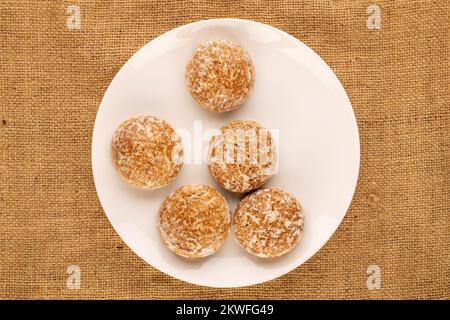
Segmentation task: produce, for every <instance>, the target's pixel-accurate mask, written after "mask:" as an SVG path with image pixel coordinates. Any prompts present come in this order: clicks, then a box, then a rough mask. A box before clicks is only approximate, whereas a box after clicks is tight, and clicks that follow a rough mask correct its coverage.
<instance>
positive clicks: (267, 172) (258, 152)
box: [208, 120, 277, 192]
mask: <svg viewBox="0 0 450 320" xmlns="http://www.w3.org/2000/svg"><path fill="white" fill-rule="evenodd" d="M208 167H209V171H210V172H211V174H212V175H213V177H214V179H216V181H217V183H218V184H219V185H220V186H222V187H223V188H225V189H227V190H229V191H232V192H248V191H251V190H254V189H256V188H258V187H260V186H261V185H262V184H263V183H264V182H266V181H267V180H268V179H269V178H270V177H271V176H272V175H273V174H274V173H275V172H276V169H277V154H276V148H275V142H274V139H273V138H272V135H271V134H270V131H269V130H267V129H265V128H264V127H262V126H261V125H260V124H259V123H257V122H255V121H245V120H236V121H232V122H230V123H229V124H227V125H226V126H224V127H222V128H221V129H220V133H219V134H217V135H215V136H213V137H212V138H211V140H210V143H209V154H208Z"/></svg>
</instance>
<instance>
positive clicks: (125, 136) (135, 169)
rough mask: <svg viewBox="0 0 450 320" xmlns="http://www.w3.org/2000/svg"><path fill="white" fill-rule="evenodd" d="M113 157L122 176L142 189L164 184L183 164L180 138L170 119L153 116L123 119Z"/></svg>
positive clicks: (112, 145)
mask: <svg viewBox="0 0 450 320" xmlns="http://www.w3.org/2000/svg"><path fill="white" fill-rule="evenodd" d="M111 156H112V160H113V163H114V166H115V167H116V170H117V172H118V173H119V175H120V176H121V177H122V178H123V179H124V180H125V181H127V182H128V183H130V184H132V185H133V186H135V187H138V188H142V189H150V190H153V189H158V188H161V187H164V186H165V185H167V184H169V183H170V182H171V181H172V180H173V179H175V177H176V176H177V174H178V172H179V171H180V169H181V167H182V165H183V147H182V145H181V139H180V137H179V136H178V135H177V134H176V133H175V131H174V130H173V128H172V127H171V126H170V125H169V124H168V123H167V122H166V121H164V120H161V119H158V118H156V117H151V116H141V117H136V118H131V119H128V120H126V121H125V122H123V123H122V124H121V125H120V126H119V127H118V128H117V130H116V132H115V133H114V136H113V139H112V144H111Z"/></svg>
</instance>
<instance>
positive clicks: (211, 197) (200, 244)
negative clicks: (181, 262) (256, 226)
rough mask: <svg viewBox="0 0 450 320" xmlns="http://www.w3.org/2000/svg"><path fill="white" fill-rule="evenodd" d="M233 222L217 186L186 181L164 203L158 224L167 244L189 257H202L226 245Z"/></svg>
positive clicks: (177, 252) (183, 255)
mask: <svg viewBox="0 0 450 320" xmlns="http://www.w3.org/2000/svg"><path fill="white" fill-rule="evenodd" d="M230 226H231V218H230V209H229V207H228V204H227V202H226V200H225V198H224V197H223V196H222V195H221V194H220V193H219V192H218V191H217V190H216V189H214V188H213V187H210V186H206V185H186V186H183V187H181V188H179V189H177V190H175V191H174V192H173V193H172V194H171V195H169V196H168V197H167V198H166V199H165V200H164V202H163V203H162V205H161V208H160V210H159V223H158V227H159V230H160V233H161V237H162V239H163V241H164V243H165V244H166V245H167V247H168V248H169V249H170V250H171V251H173V252H174V253H176V254H178V255H180V256H182V257H185V258H202V257H206V256H208V255H211V254H213V253H214V252H216V251H217V250H219V248H220V247H221V246H222V244H223V243H224V242H225V239H226V238H227V236H228V233H229V230H230Z"/></svg>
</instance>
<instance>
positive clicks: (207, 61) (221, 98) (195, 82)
mask: <svg viewBox="0 0 450 320" xmlns="http://www.w3.org/2000/svg"><path fill="white" fill-rule="evenodd" d="M185 78H186V83H187V87H188V90H189V92H190V93H191V95H192V97H193V98H194V99H195V101H197V103H198V104H200V105H201V106H202V107H204V108H205V109H208V110H211V111H216V112H226V111H230V110H234V109H236V108H238V107H239V106H241V105H242V104H243V103H244V102H245V100H247V98H248V96H249V94H250V92H251V90H252V88H253V84H254V79H255V70H254V67H253V63H252V60H251V59H250V56H249V55H248V53H247V52H246V51H245V50H244V49H242V48H241V47H240V46H239V45H238V44H236V43H234V42H232V41H229V40H213V41H206V42H204V43H202V44H200V45H199V46H198V47H197V50H196V51H195V52H194V54H193V55H192V57H191V59H190V60H189V62H188V64H187V66H186V74H185Z"/></svg>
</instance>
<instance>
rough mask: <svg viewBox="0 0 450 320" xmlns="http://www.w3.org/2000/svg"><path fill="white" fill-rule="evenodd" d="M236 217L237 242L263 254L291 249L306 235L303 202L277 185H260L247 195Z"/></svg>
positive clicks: (258, 253)
mask: <svg viewBox="0 0 450 320" xmlns="http://www.w3.org/2000/svg"><path fill="white" fill-rule="evenodd" d="M234 221H235V224H236V228H235V232H234V235H235V237H236V240H237V242H238V243H239V244H240V245H241V246H242V247H243V248H244V249H245V250H247V252H249V253H251V254H253V255H255V256H258V257H261V258H273V257H278V256H281V255H283V254H285V253H287V252H289V251H290V250H292V248H294V247H295V245H296V244H297V243H298V242H299V241H300V238H301V237H302V235H303V214H302V207H301V205H300V202H299V201H298V200H297V199H296V198H295V197H294V196H293V195H292V194H290V193H288V192H285V191H283V190H281V189H277V188H266V189H261V190H258V191H256V192H254V193H252V194H250V195H248V196H247V197H245V198H244V199H243V200H242V201H241V202H240V203H239V205H238V207H237V209H236V212H235V215H234Z"/></svg>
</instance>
